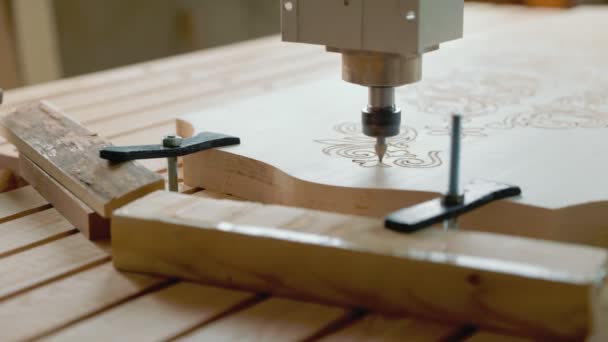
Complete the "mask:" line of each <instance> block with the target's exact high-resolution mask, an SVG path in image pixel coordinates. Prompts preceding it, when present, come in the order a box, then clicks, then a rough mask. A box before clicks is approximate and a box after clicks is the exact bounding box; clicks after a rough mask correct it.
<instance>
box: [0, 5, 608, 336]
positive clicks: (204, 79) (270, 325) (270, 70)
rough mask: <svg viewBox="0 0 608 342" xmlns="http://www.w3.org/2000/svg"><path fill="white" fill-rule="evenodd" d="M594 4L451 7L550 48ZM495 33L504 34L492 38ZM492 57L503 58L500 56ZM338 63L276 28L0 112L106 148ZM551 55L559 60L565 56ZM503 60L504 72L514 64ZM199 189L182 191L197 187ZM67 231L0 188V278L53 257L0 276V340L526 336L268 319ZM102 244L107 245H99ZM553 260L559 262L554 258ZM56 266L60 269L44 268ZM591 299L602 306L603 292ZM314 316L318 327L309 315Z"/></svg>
mask: <svg viewBox="0 0 608 342" xmlns="http://www.w3.org/2000/svg"><path fill="white" fill-rule="evenodd" d="M606 11H607V10H605V9H602V8H601V7H579V8H577V9H576V10H574V11H552V10H533V11H531V10H528V9H526V8H524V7H516V6H500V7H498V6H491V5H479V4H474V3H472V4H467V7H466V11H465V36H467V37H473V36H477V37H479V39H481V38H482V37H483V36H486V35H491V34H494V33H496V32H499V31H500V32H505V35H507V36H508V33H509V32H512V31H519V30H526V27H531V26H532V27H536V28H538V29H535V30H533V32H532V31H529V34H530V36H531V38H530V39H533V38H534V40H535V41H537V42H541V41H542V40H543V39H547V38H551V37H552V36H553V35H560V36H561V37H563V41H561V42H560V45H561V46H563V45H564V44H570V42H571V41H575V40H586V39H592V38H591V37H593V34H588V33H585V34H581V35H580V36H579V35H576V34H575V33H576V32H575V31H576V30H578V29H583V30H590V29H593V30H595V34H597V32H601V30H602V28H603V25H605V21H604V20H603V18H604V17H605V16H606V14H607V13H608V12H606ZM564 20H567V21H570V20H571V21H572V22H570V23H569V24H567V25H568V27H576V30H573V31H572V33H571V34H564V32H563V28H556V25H559V24H563V23H564ZM543 34H544V35H545V37H544V38H543V37H542V36H543ZM534 35H537V36H536V37H533V36H534ZM537 38H538V39H537ZM514 39H515V38H514ZM504 41H509V42H510V41H511V40H509V39H506V40H505V39H503V40H501V42H504ZM596 42H597V41H596ZM480 45H482V46H485V47H490V46H492V47H495V46H496V44H495V41H494V40H493V38H492V37H489V38H488V41H486V42H480ZM500 46H503V45H500ZM595 48H597V44H596V45H595V47H594V49H595ZM570 52H574V50H569V49H566V50H562V51H561V52H560V55H564V56H565V55H566V54H568V53H570ZM579 52H580V51H579ZM522 53H524V52H522ZM520 57H521V58H518V60H523V59H525V56H524V55H522V56H520ZM552 60H553V59H552ZM495 61H496V62H497V63H499V62H500V63H503V62H505V61H507V60H506V59H498V60H495ZM511 61H512V60H511ZM555 61H558V59H555ZM545 62H546V61H542V62H540V63H539V65H540V66H542V64H543V63H545ZM338 63H339V57H338V56H337V55H335V54H330V53H326V52H325V51H324V50H323V49H322V48H320V47H317V46H309V45H304V44H284V43H281V42H280V41H279V39H278V38H277V37H268V38H263V39H259V40H254V41H249V42H244V43H239V44H236V45H234V46H229V47H222V48H218V49H212V50H206V51H199V52H194V53H191V54H186V55H182V56H176V57H171V58H168V59H163V60H159V61H153V62H147V63H143V64H138V65H134V66H129V67H125V68H119V69H115V70H109V71H104V72H99V73H95V74H91V75H84V76H79V77H75V78H70V79H64V80H60V81H56V82H51V83H46V84H40V85H35V86H30V87H26V88H21V89H12V90H9V91H8V92H6V94H5V103H4V104H3V105H2V107H0V112H3V113H7V112H10V111H11V110H13V109H14V108H15V107H17V106H20V105H23V104H27V103H30V102H32V101H36V100H40V99H48V100H50V101H52V102H53V103H55V104H56V105H57V106H58V107H60V108H62V109H63V110H65V111H66V112H67V113H69V114H70V116H71V117H72V118H74V119H75V120H77V121H78V122H80V123H82V124H83V125H84V126H86V127H88V128H89V129H91V130H92V131H95V132H98V133H99V134H100V135H102V136H104V137H106V138H108V139H109V140H111V141H112V143H114V144H116V145H136V144H150V143H158V142H159V141H160V138H161V136H162V135H165V134H169V133H173V132H174V130H175V123H174V118H175V117H176V116H178V115H181V114H183V113H188V112H195V111H200V110H202V109H207V108H210V107H212V106H224V105H226V104H227V103H229V102H232V101H234V100H235V99H242V98H245V97H251V96H259V95H267V94H268V93H271V92H274V91H277V90H280V89H283V88H286V87H291V86H293V85H295V84H301V83H304V82H309V81H311V80H313V81H314V80H318V79H320V78H324V77H326V76H327V75H334V76H335V78H336V79H337V78H339V72H340V70H339V67H338ZM269 65H271V66H272V67H269ZM564 65H565V67H564V68H565V69H567V68H570V67H572V65H574V64H564ZM513 70H514V71H517V68H516V67H514V68H513ZM601 72H602V71H601V70H600V71H599V72H598V74H597V75H600V74H601ZM581 81H585V82H586V81H587V79H585V78H581ZM500 92H502V91H497V93H500ZM363 100H364V99H362V100H361V101H363ZM359 107H360V105H359V104H358V105H357V108H355V109H354V110H355V111H358V110H359V109H360V108H359ZM405 114H406V115H407V113H405ZM356 115H357V114H356V112H353V113H352V116H353V120H356V119H357V117H356ZM311 119H314V117H311ZM465 146H466V145H465ZM142 164H144V163H142ZM144 165H146V166H148V167H150V169H151V170H153V171H162V168H164V161H162V160H158V161H152V162H149V163H148V162H146V163H145V164H144ZM6 167H10V168H11V169H12V170H14V171H17V172H18V171H19V168H18V154H17V153H16V149H15V148H14V147H13V146H11V145H10V144H8V143H7V142H3V139H2V138H0V168H6ZM188 191H193V190H192V189H189V190H188ZM205 193H206V191H204V192H199V193H196V194H194V195H195V196H197V197H205V196H206V195H205ZM223 195H225V194H222V193H220V192H213V193H211V195H208V197H213V198H221V197H222V196H223ZM75 234H77V230H76V229H75V228H74V226H73V225H72V224H70V222H69V221H67V220H66V219H65V218H63V216H62V215H61V214H59V212H58V211H57V210H56V209H55V208H50V204H49V202H48V201H46V200H45V199H44V198H43V197H42V196H40V195H39V194H38V192H37V191H36V190H35V189H34V188H33V187H31V186H28V187H25V188H22V189H19V190H17V191H11V192H7V193H3V194H0V261H2V260H3V259H5V258H8V257H10V256H17V255H20V259H19V260H20V261H19V265H18V266H19V268H15V267H14V263H13V262H10V263H0V265H1V266H0V279H2V278H3V277H4V276H5V275H6V274H11V273H15V272H21V271H22V270H24V269H26V268H27V267H29V265H36V264H39V263H41V258H42V257H44V256H46V257H49V258H51V259H52V261H48V262H45V263H44V265H49V266H51V264H52V267H53V268H52V269H49V270H48V271H44V270H43V269H42V270H41V269H40V268H37V270H36V271H34V272H27V273H25V274H24V275H23V278H22V279H21V281H19V282H17V281H16V280H18V279H16V276H14V275H12V276H10V277H9V278H10V279H12V280H11V283H12V284H15V286H14V287H13V288H14V289H17V288H21V290H15V291H10V293H12V294H10V295H8V296H7V297H5V298H3V299H2V300H0V339H1V340H3V341H21V340H28V339H44V338H49V339H57V340H62V341H63V340H76V341H80V340H83V339H100V340H111V339H122V337H124V338H125V339H131V340H137V339H140V340H167V339H171V338H173V337H183V338H187V337H188V336H198V334H204V331H205V330H206V329H207V328H211V327H213V332H214V336H234V334H236V333H238V332H242V331H244V330H250V329H249V328H247V329H243V328H241V326H247V327H256V326H257V325H258V324H262V323H259V322H261V321H263V324H262V325H261V327H263V329H262V330H261V331H260V334H267V333H268V332H272V333H273V335H272V336H274V337H276V338H277V339H278V340H288V337H291V336H294V335H293V334H294V331H293V330H294V326H296V329H297V334H298V335H297V336H325V337H326V338H328V339H330V340H332V339H333V340H342V341H352V340H375V341H389V340H394V341H404V340H406V341H412V340H415V341H425V342H433V341H437V340H439V339H440V338H441V339H443V340H449V341H476V342H478V341H483V342H485V341H531V340H533V338H532V337H530V336H528V337H523V338H521V339H519V338H513V337H511V336H506V335H504V332H501V331H488V330H485V329H480V328H477V329H476V328H475V327H473V329H471V328H470V326H468V325H467V326H461V325H452V324H446V323H445V322H437V321H429V320H425V319H423V318H421V317H416V316H406V317H390V318H385V317H381V318H377V317H378V315H377V314H374V313H360V312H358V311H357V312H354V313H353V312H351V313H352V314H353V315H352V316H351V315H350V314H347V315H346V317H344V320H342V318H339V319H338V321H334V320H332V319H331V316H324V317H330V319H329V320H326V322H327V321H331V324H330V325H329V326H323V327H321V326H322V325H323V324H311V321H312V319H311V318H310V317H306V318H304V319H300V318H297V319H292V317H294V315H295V313H297V311H298V310H299V304H302V310H304V309H306V311H307V312H309V313H311V315H315V313H317V312H319V313H324V312H327V311H328V310H329V311H334V312H335V310H336V308H335V307H331V306H324V305H320V306H317V307H315V309H314V310H310V308H311V305H309V304H308V303H306V302H304V301H294V302H293V304H289V308H290V314H289V315H285V316H286V317H283V316H282V313H283V311H274V312H273V311H271V310H269V309H268V308H270V309H273V308H283V307H286V306H282V305H276V304H273V305H264V306H262V309H255V310H254V308H255V307H256V306H258V305H262V304H263V303H264V302H265V301H267V300H273V301H275V300H276V301H279V303H280V302H281V301H282V300H281V299H279V298H277V297H269V298H266V297H265V296H264V295H259V294H256V293H252V292H240V291H233V290H228V289H220V288H211V290H210V289H208V286H206V285H200V284H191V283H186V282H182V281H177V280H172V279H166V278H162V277H155V276H146V275H141V274H133V273H129V272H119V271H116V270H115V269H114V267H113V266H112V264H111V263H110V262H109V261H107V260H108V257H107V256H103V255H102V256H103V257H102V258H100V259H97V258H98V256H97V254H96V252H95V250H94V249H91V248H88V247H87V244H85V243H84V241H83V240H84V239H81V240H80V241H76V242H77V245H78V246H80V247H84V250H83V251H85V252H86V253H84V254H81V255H85V256H88V257H90V255H89V253H90V252H94V253H95V254H94V258H93V259H92V260H93V261H92V263H85V266H82V265H79V264H76V263H75V260H76V261H77V260H78V259H74V257H75V256H76V255H75V254H71V253H68V252H67V251H65V250H64V249H65V248H71V246H72V245H71V244H69V243H66V242H64V241H63V239H64V238H66V237H71V236H72V235H75ZM78 234H79V233H78ZM73 242H74V241H72V243H73ZM102 243H103V242H102ZM96 244H99V242H98V243H96ZM42 246H47V247H48V248H47V249H44V250H42V251H41V250H40V249H38V248H37V247H42ZM51 246H58V247H56V248H50V247H51ZM492 247H496V246H492ZM104 251H106V252H109V250H107V249H104ZM68 254H69V255H70V257H68V256H67V255H68ZM12 260H15V259H12ZM557 260H564V261H567V260H565V259H561V258H559V259H557ZM24 265H26V266H27V267H24ZM58 266H63V267H64V269H63V270H61V271H58ZM9 285H10V284H9V283H7V282H4V283H3V288H4V289H7V288H8V287H7V286H9ZM4 293H6V292H4ZM241 298H242V301H241ZM510 299H511V298H507V299H505V300H510ZM602 303H604V305H608V298H606V299H604V300H603V301H602ZM232 304H235V305H234V306H233V305H232ZM244 311H246V312H247V313H246V314H241V315H240V316H239V318H238V319H232V318H231V317H232V316H233V315H236V314H238V313H241V312H244ZM520 314H521V316H522V317H527V316H529V315H532V314H533V313H531V312H525V308H521V309H518V310H517V312H515V313H514V316H517V315H520ZM351 318H352V320H351ZM224 320H229V321H230V324H219V323H221V322H222V321H224ZM395 321H399V322H395ZM214 322H215V323H218V324H217V325H216V324H213V323H214ZM317 322H321V323H322V321H321V320H318V321H317ZM370 322H371V323H370ZM140 327H143V328H140ZM89 328H90V330H89ZM95 331H99V335H95V336H91V335H90V334H91V333H92V332H93V333H94V332H95ZM256 332H257V330H256V331H252V333H251V334H247V337H255V336H256ZM264 336H268V335H264ZM281 337H283V338H281ZM444 337H445V339H444ZM599 341H603V340H599Z"/></svg>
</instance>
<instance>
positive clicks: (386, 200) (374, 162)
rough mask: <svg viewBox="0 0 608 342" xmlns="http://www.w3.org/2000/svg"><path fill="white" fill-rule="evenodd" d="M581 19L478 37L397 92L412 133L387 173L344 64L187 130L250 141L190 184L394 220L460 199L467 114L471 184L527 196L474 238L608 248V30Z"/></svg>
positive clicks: (189, 120) (478, 224) (209, 160)
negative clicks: (452, 183)
mask: <svg viewBox="0 0 608 342" xmlns="http://www.w3.org/2000/svg"><path fill="white" fill-rule="evenodd" d="M571 13H573V12H554V13H553V14H551V15H546V16H544V17H543V18H542V19H539V20H533V21H523V22H522V23H521V25H519V26H518V27H510V28H509V29H508V30H495V31H490V33H488V34H478V35H475V34H471V35H469V36H467V37H465V39H463V40H461V41H456V42H451V43H448V44H445V45H442V47H441V48H440V49H439V50H438V51H436V52H432V53H428V54H426V55H425V62H424V63H425V64H424V73H423V74H424V77H423V81H422V82H421V83H419V84H416V85H412V86H406V87H403V88H400V89H399V90H398V91H397V104H398V106H399V107H400V108H401V109H402V111H403V121H402V122H403V127H402V133H401V135H400V136H398V137H395V138H391V139H389V149H388V155H387V157H386V158H385V163H384V164H383V165H379V164H378V159H377V156H376V154H375V152H374V148H373V145H374V139H372V138H368V137H365V136H364V135H363V134H362V133H361V132H360V131H361V126H360V125H359V123H358V122H359V120H360V110H361V108H362V107H363V106H364V105H365V104H366V102H367V93H366V89H365V88H364V87H360V86H356V85H351V84H347V83H345V82H343V81H341V80H340V79H339V70H340V66H339V62H338V61H336V63H335V69H334V72H327V73H325V74H324V76H323V77H322V78H319V79H317V80H315V81H309V82H304V83H302V84H300V85H298V86H288V87H285V88H280V89H275V90H274V91H273V92H270V93H268V94H266V95H264V96H258V97H255V98H249V99H244V100H239V99H238V98H235V99H234V101H231V102H230V103H227V104H225V105H223V106H221V107H213V108H210V109H209V110H205V111H202V112H198V113H192V114H189V115H185V116H183V117H182V118H181V120H180V121H179V122H178V132H179V133H180V134H181V135H185V136H189V135H191V134H195V133H197V132H198V131H201V130H208V131H217V132H223V133H226V134H231V135H235V136H239V137H240V138H241V141H242V143H241V144H240V145H239V146H231V147H226V148H222V149H218V150H213V151H206V152H203V153H200V154H197V155H194V156H189V157H187V158H184V174H185V182H186V184H189V185H193V186H199V187H203V188H206V189H211V190H216V191H220V192H225V193H229V194H233V195H236V196H239V197H242V198H245V199H248V200H254V201H262V202H266V203H277V204H285V205H293V206H300V207H307V208H314V209H321V210H328V211H337V212H341V213H348V214H362V215H371V216H383V215H386V214H387V213H389V212H391V211H393V210H396V209H399V208H401V207H404V206H408V205H411V204H414V203H418V202H421V201H424V200H427V199H429V198H431V197H435V196H438V195H439V194H441V193H444V192H445V191H446V189H447V179H448V161H449V157H448V155H447V153H448V150H449V136H448V135H449V127H448V126H449V115H450V114H451V113H452V112H460V113H462V114H463V115H464V117H465V119H464V132H463V136H462V139H463V151H462V161H461V164H462V170H461V175H462V178H461V183H462V184H467V183H468V182H469V181H471V180H474V179H489V180H494V181H498V182H503V183H508V184H515V185H518V186H520V187H521V188H522V190H523V195H522V196H521V197H520V198H517V199H514V200H510V201H504V202H502V203H498V204H494V205H491V206H488V207H486V208H484V209H481V210H479V211H477V212H475V213H474V214H471V215H467V216H465V217H463V222H462V226H463V227H465V228H474V229H481V230H490V231H497V232H506V233H511V234H518V235H524V236H530V237H539V238H545V239H555V240H563V241H573V242H580V243H587V244H594V245H601V246H608V234H607V232H608V230H606V227H607V224H606V222H607V216H606V215H605V213H606V211H607V209H608V179H607V178H606V177H605V172H606V170H607V169H608V154H606V153H604V152H603V151H605V150H608V140H606V139H605V137H606V134H607V133H608V101H607V100H606V99H608V92H606V89H608V81H607V80H608V73H607V72H606V68H605V60H606V59H607V58H608V48H605V45H602V46H601V47H600V46H599V45H598V43H597V42H599V41H602V37H603V33H602V32H604V31H605V30H608V22H607V21H606V20H604V17H603V16H601V15H600V14H599V13H593V12H591V11H580V12H578V11H577V12H575V13H577V15H576V16H574V15H572V14H571ZM574 22H575V23H576V25H577V28H576V30H571V28H572V26H573V23H574ZM507 41H508V42H509V44H505V43H504V42H507ZM564 41H567V42H568V49H564V48H563V42H564ZM556 56H559V58H557V57H556Z"/></svg>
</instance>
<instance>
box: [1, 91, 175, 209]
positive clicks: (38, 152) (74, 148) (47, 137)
mask: <svg viewBox="0 0 608 342" xmlns="http://www.w3.org/2000/svg"><path fill="white" fill-rule="evenodd" d="M0 123H1V125H2V128H3V130H2V131H3V133H4V135H5V137H6V138H7V139H9V140H10V141H11V142H12V143H13V144H15V145H16V146H17V147H18V148H19V151H20V153H22V154H24V155H26V156H27V157H28V158H29V159H30V160H32V161H33V162H34V163H36V164H37V165H38V166H40V167H41V168H42V169H43V170H44V171H45V172H47V173H48V174H49V175H51V176H52V177H53V178H54V179H55V180H56V181H57V182H58V183H60V184H61V185H63V186H64V187H65V188H66V189H68V190H69V191H70V192H72V193H73V194H74V195H75V196H76V197H78V198H79V199H80V200H81V201H82V202H84V203H86V204H87V205H88V206H90V207H91V208H92V209H94V210H95V211H96V212H97V213H98V214H100V215H101V216H103V217H111V215H112V211H113V210H114V209H116V208H117V207H120V206H121V205H123V204H125V203H128V202H130V201H131V200H133V199H135V198H137V197H140V196H142V195H143V194H145V193H148V192H150V191H153V190H156V189H162V188H163V187H164V181H163V180H162V178H161V177H160V176H158V175H157V174H155V173H152V172H150V171H149V170H147V169H146V168H144V167H142V166H141V165H139V164H137V163H135V162H125V163H121V164H117V165H112V164H110V163H109V162H108V161H106V160H103V159H100V158H99V150H100V149H101V148H103V147H105V146H108V145H109V144H110V143H109V142H108V141H107V140H104V139H102V138H100V137H98V136H97V134H95V133H92V132H91V131H89V130H88V129H86V128H84V127H82V126H80V125H79V124H77V123H75V122H74V121H72V120H71V119H69V118H68V117H67V116H66V115H65V114H64V113H62V112H61V111H60V110H58V109H56V108H53V107H52V106H51V105H49V104H47V103H44V102H42V103H40V104H38V103H36V104H33V105H26V106H23V107H20V109H18V110H17V111H15V112H13V113H11V114H9V115H7V116H4V117H3V118H2V119H1V121H0Z"/></svg>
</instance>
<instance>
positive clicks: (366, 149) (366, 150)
mask: <svg viewBox="0 0 608 342" xmlns="http://www.w3.org/2000/svg"><path fill="white" fill-rule="evenodd" d="M334 131H336V132H337V133H339V134H340V135H341V137H340V138H339V139H322V140H315V142H317V143H320V144H323V145H326V146H325V147H324V148H323V150H322V151H323V153H324V154H325V155H328V156H338V157H343V158H347V159H350V160H352V162H353V163H355V164H358V165H359V166H361V167H366V168H370V167H394V166H397V167H404V168H432V167H437V166H439V165H441V163H442V161H441V158H440V157H439V151H429V152H427V153H424V154H416V153H414V152H412V147H411V144H412V143H413V142H414V141H415V140H416V138H417V137H418V133H417V131H416V130H415V129H413V128H411V127H408V126H402V127H401V133H400V134H399V135H398V136H396V137H393V138H389V139H388V140H387V145H388V149H387V152H386V155H385V156H384V160H383V162H382V163H380V162H379V160H378V156H377V155H376V152H375V149H374V145H375V143H376V140H375V139H374V138H370V137H367V136H365V135H363V134H362V133H361V125H358V124H356V123H352V122H345V123H341V124H338V125H336V126H334Z"/></svg>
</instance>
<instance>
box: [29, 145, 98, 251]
mask: <svg viewBox="0 0 608 342" xmlns="http://www.w3.org/2000/svg"><path fill="white" fill-rule="evenodd" d="M19 166H20V169H21V176H22V177H23V178H25V180H26V181H27V182H28V183H29V184H31V185H32V186H33V187H34V188H36V190H38V191H39V192H40V194H41V195H42V196H43V197H44V198H46V199H47V200H48V201H49V202H51V204H52V205H53V207H55V208H56V209H57V211H59V212H60V213H61V214H62V215H63V216H64V217H65V218H66V219H67V220H68V221H70V223H72V224H73V225H74V227H76V228H78V230H80V231H81V232H82V233H83V234H84V235H85V236H86V237H87V238H88V239H90V240H98V239H103V238H108V237H109V236H110V220H109V219H106V218H103V217H101V216H100V215H99V214H97V213H96V212H95V211H94V210H93V209H91V208H90V207H89V206H87V205H86V204H84V203H83V202H82V201H81V200H79V199H78V198H77V197H76V196H74V195H73V194H72V193H71V192H69V191H68V190H67V189H66V188H64V187H63V186H62V185H61V184H59V183H57V181H55V180H54V179H53V177H51V176H50V175H49V174H48V173H46V172H44V171H43V170H42V169H41V168H39V167H38V166H37V165H36V164H34V163H33V162H32V161H31V160H29V158H27V157H25V156H22V157H21V158H20V165H19Z"/></svg>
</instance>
